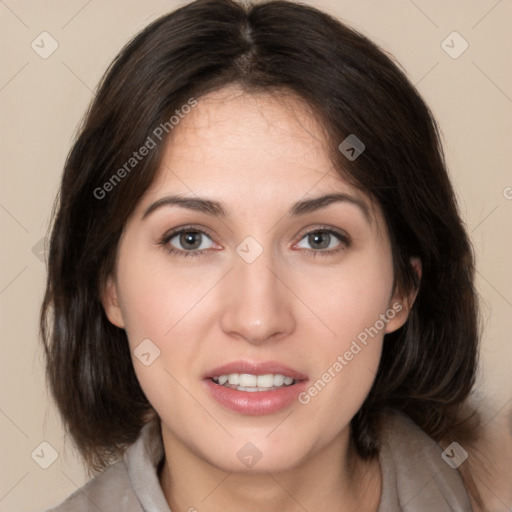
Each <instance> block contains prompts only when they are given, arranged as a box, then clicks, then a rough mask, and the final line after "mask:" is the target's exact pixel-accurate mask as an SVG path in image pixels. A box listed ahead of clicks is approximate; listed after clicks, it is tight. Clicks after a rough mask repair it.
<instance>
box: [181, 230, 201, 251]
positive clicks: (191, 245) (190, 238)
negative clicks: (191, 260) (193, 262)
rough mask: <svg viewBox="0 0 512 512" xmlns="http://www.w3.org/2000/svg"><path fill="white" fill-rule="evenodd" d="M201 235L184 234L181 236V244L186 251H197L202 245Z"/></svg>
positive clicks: (195, 233) (195, 232) (191, 232)
mask: <svg viewBox="0 0 512 512" xmlns="http://www.w3.org/2000/svg"><path fill="white" fill-rule="evenodd" d="M200 235H201V233H198V232H197V231H190V232H188V233H182V234H181V236H180V243H181V245H182V247H184V248H185V249H197V248H198V247H199V246H200V245H201V236H200Z"/></svg>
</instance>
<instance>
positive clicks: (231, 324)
mask: <svg viewBox="0 0 512 512" xmlns="http://www.w3.org/2000/svg"><path fill="white" fill-rule="evenodd" d="M251 243H252V242H251V241H250V240H249V241H247V244H244V242H242V243H241V244H240V245H239V246H238V248H237V253H238V254H237V255H235V258H234V268H233V271H232V272H230V273H229V274H230V275H229V283H228V290H229V291H228V294H229V297H228V300H227V301H226V302H225V308H224V311H223V317H222V328H223V329H224V331H225V332H227V333H230V334H231V335H239V336H240V337H243V338H245V339H246V340H248V341H250V342H252V343H261V342H264V341H266V340H268V339H270V338H272V339H276V338H278V337H282V336H285V335H286V334H289V333H290V332H291V331H293V329H294V325H295V322H294V318H293V313H292V310H291V303H290V297H288V296H287V294H286V289H285V288H284V286H283V284H282V283H281V282H280V279H279V278H278V272H276V262H275V261H274V256H273V253H272V250H271V249H270V248H269V249H265V250H261V249H260V250H258V251H257V252H255V251H256V250H257V248H256V247H255V246H251ZM260 247H261V246H260ZM243 249H245V252H244V251H243ZM251 251H252V255H251V257H248V255H250V254H251ZM257 253H259V254H257Z"/></svg>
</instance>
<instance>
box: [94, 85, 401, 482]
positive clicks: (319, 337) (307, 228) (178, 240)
mask: <svg viewBox="0 0 512 512" xmlns="http://www.w3.org/2000/svg"><path fill="white" fill-rule="evenodd" d="M340 142H341V141H340ZM134 172H136V171H134ZM125 179H130V177H129V176H127V177H126V178H125ZM112 193H116V192H115V191H114V192H112ZM173 197H174V198H176V197H178V198H180V201H181V204H180V203H178V202H177V200H176V199H174V200H173V199H172V198H173ZM322 198H324V199H322ZM393 292H394V290H393V270H392V258H391V247H390V242H389V237H388V233H387V229H386V226H385V223H384V221H383V218H382V214H381V212H380V210H379V208H378V207H376V205H374V204H372V203H371V202H370V201H369V199H368V198H367V197H365V196H364V195H362V194H361V192H360V191H357V190H356V189H355V188H353V187H352V186H350V185H349V184H348V183H347V182H346V181H344V180H343V179H341V178H340V177H339V175H338V174H337V173H336V172H335V170H334V169H333V168H332V166H331V164H330V162H329V160H328V157H327V151H326V148H325V142H324V137H323V135H322V131H321V129H320V127H319V126H318V125H317V124H316V123H315V121H314V119H313V117H312V115H311V114H310V113H308V112H307V111H306V109H305V107H304V105H303V104H302V103H300V102H299V101H298V100H292V99H290V98H288V99H286V100H285V98H284V97H282V98H280V99H275V98H273V97H271V96H269V95H247V94H243V93H241V92H237V91H236V90H234V89H224V90H222V91H218V92H216V93H212V94H210V95H208V96H205V97H203V98H201V99H200V100H199V103H198V105H197V106H196V107H195V108H193V109H191V112H190V113H189V114H187V115H186V116H183V119H181V120H180V122H179V125H177V126H175V127H174V129H173V131H172V134H171V137H170V138H169V139H168V141H167V146H166V151H165V153H164V156H163V160H162V164H161V169H160V171H159V173H158V175H157V177H156V178H155V181H154V183H153V184H152V186H151V188H150V189H149V190H148V191H147V193H146V194H145V195H144V197H143V198H142V200H141V201H140V203H139V205H138V207H137V208H136V210H135V211H134V212H133V215H132V217H131V218H130V219H129V221H128V223H127V225H126V227H125V230H124V232H123V235H122V237H121V240H120V244H119V248H118V255H117V264H116V269H115V275H113V276H112V278H111V279H109V282H108V283H107V287H106V289H105V293H104V296H103V303H104V306H105V309H106V312H107V314H108V316H109V319H110V320H111V321H112V322H113V323H114V324H116V325H118V326H120V327H123V328H125V329H126V333H127V336H128V340H129V344H130V349H131V352H132V358H133V365H134V368H135V372H136V374H137V377H138V379H139V381H140V384H141V386H142V389H143V390H144V392H145V394H146V396H147V398H148V400H149V402H150V403H151V404H152V406H153V407H154V408H155V410H156V411H157V413H158V415H159V416H160V418H161V420H162V429H163V436H164V442H165V443H167V444H168V445H172V446H174V447H176V451H175V453H184V454H185V453H188V454H189V455H193V456H194V457H199V458H200V459H201V460H203V461H206V462H208V463H210V464H213V465H214V466H216V467H219V468H221V469H223V470H225V471H230V472H233V471H249V470H252V471H254V472H262V471H282V470H285V469H289V468H293V467H297V465H298V464H300V463H302V462H304V461H306V460H308V459H310V458H311V457H313V456H314V455H315V454H318V453H320V451H322V450H325V449H327V448H329V447H332V446H334V444H336V443H341V444H339V446H346V442H347V441H348V438H349V422H350V420H351V418H352V417H353V416H354V414H355V413H356V412H357V411H358V409H359V408H360V406H361V404H362V403H363V401H364V399H365V397H366V396H367V394H368V392H369V390H370V387H371V385H372V383H373V381H374V378H375V375H376V372H377V367H378V364H379V359H380V354H381V348H382V342H383V337H384V334H385V333H386V332H391V331H393V330H395V329H397V328H398V327H400V326H401V325H402V324H403V323H404V321H405V320H406V317H407V307H406V305H405V304H400V303H399V301H400V300H401V298H400V297H397V296H395V295H394V293H393ZM226 380H227V382H226ZM290 382H292V383H291V384H290ZM344 443H345V444H344Z"/></svg>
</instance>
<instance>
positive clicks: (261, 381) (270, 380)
mask: <svg viewBox="0 0 512 512" xmlns="http://www.w3.org/2000/svg"><path fill="white" fill-rule="evenodd" d="M256 385H257V386H258V387H259V388H271V387H272V386H274V376H273V375H272V374H271V373H268V374H267V375H258V382H257V383H256Z"/></svg>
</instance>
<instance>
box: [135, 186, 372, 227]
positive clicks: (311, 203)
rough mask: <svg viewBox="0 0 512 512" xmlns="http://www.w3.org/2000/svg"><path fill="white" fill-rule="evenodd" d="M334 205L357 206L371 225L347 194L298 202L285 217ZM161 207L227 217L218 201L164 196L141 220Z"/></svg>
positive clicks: (357, 202)
mask: <svg viewBox="0 0 512 512" xmlns="http://www.w3.org/2000/svg"><path fill="white" fill-rule="evenodd" d="M334 203H350V204H353V205H355V206H357V207H358V208H359V209H360V210H361V211H362V213H363V214H364V216H365V217H366V219H367V220H368V222H370V223H371V215H370V210H369V208H368V205H367V204H366V203H365V202H364V201H363V200H362V199H359V198H357V197H354V196H351V195H349V194H342V193H338V194H327V195H323V196H319V197H314V198H312V199H304V200H302V201H298V202H296V203H294V204H293V205H292V207H291V208H290V209H289V210H288V213H287V215H291V216H299V215H305V214H307V213H311V212H315V211H318V210H321V209H323V208H327V206H329V205H331V204H334ZM163 206H178V207H181V208H185V209H187V210H193V211H198V212H202V213H206V214H207V215H211V216H213V217H227V216H228V213H227V210H226V208H225V207H224V205H223V204H222V203H220V202H218V201H214V200H211V199H206V198H200V197H197V196H196V197H183V196H166V197H162V198H161V199H158V200H157V201H155V202H154V203H153V204H151V205H150V206H149V207H148V208H147V210H146V211H145V212H144V214H143V215H142V219H145V218H146V217H148V215H150V214H151V213H153V212H154V211H155V210H157V209H158V208H161V207H163Z"/></svg>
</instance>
